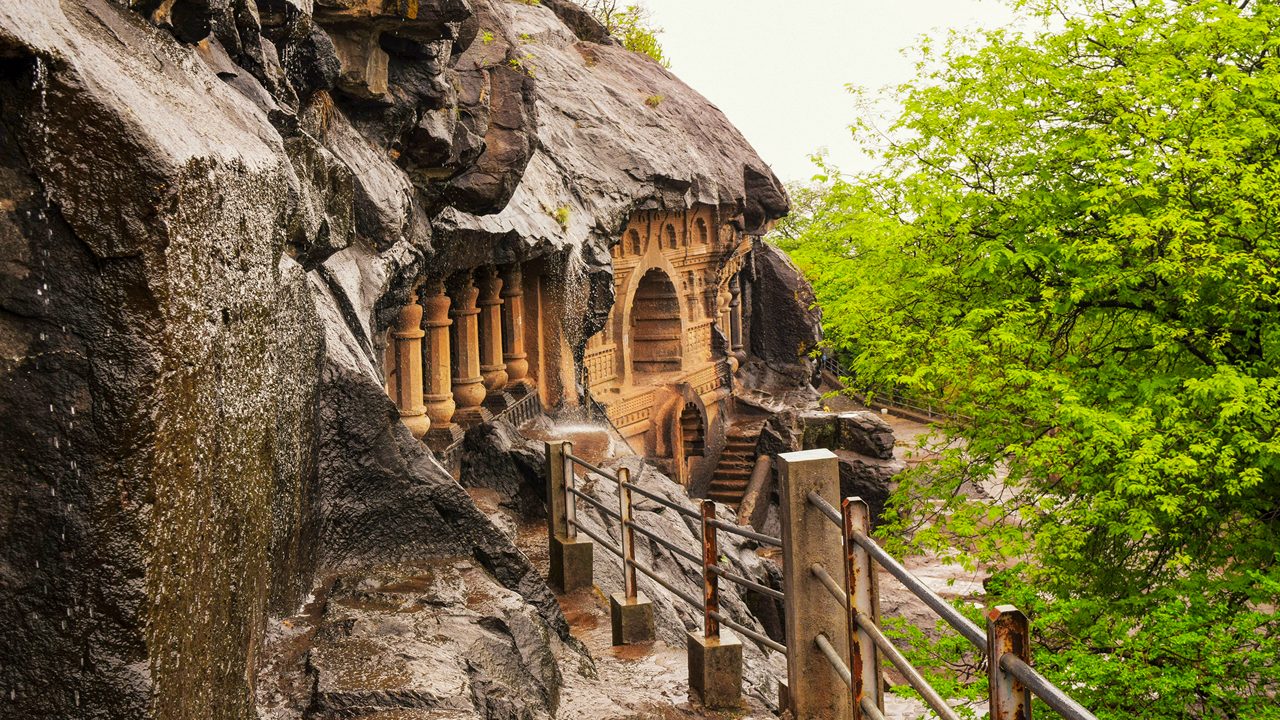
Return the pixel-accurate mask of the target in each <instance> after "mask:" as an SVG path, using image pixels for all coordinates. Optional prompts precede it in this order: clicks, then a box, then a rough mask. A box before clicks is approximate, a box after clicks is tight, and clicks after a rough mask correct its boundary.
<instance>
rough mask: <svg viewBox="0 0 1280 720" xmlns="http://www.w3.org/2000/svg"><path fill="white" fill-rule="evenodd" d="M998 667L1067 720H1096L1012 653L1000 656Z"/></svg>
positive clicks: (1091, 714)
mask: <svg viewBox="0 0 1280 720" xmlns="http://www.w3.org/2000/svg"><path fill="white" fill-rule="evenodd" d="M1000 667H1002V668H1004V669H1005V670H1007V671H1008V672H1009V674H1010V675H1013V676H1014V677H1016V678H1018V680H1020V681H1021V682H1022V684H1023V685H1026V686H1027V689H1028V690H1030V691H1031V692H1033V693H1035V695H1036V697H1038V698H1040V699H1041V700H1043V701H1044V704H1045V705H1048V706H1049V707H1051V708H1053V709H1054V711H1056V712H1057V713H1058V714H1059V715H1061V716H1062V717H1064V718H1066V719H1067V720H1097V718H1095V717H1094V715H1093V713H1091V712H1089V711H1088V710H1086V709H1084V707H1083V706H1082V705H1080V703H1078V702H1076V701H1075V700H1072V699H1071V698H1070V697H1068V696H1067V694H1066V693H1065V692H1063V691H1062V690H1061V689H1060V688H1059V687H1058V686H1057V685H1054V684H1053V683H1051V682H1049V681H1048V680H1047V679H1046V678H1045V676H1043V675H1041V674H1040V673H1038V672H1036V671H1035V670H1034V669H1033V668H1032V667H1031V666H1030V665H1028V664H1027V663H1026V661H1025V660H1023V659H1022V658H1020V657H1018V656H1017V655H1014V654H1013V653H1005V654H1003V655H1001V656H1000Z"/></svg>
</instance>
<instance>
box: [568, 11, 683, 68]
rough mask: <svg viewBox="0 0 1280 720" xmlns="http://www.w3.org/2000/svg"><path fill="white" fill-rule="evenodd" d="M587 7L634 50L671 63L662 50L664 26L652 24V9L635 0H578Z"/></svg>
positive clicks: (662, 62)
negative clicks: (660, 38)
mask: <svg viewBox="0 0 1280 720" xmlns="http://www.w3.org/2000/svg"><path fill="white" fill-rule="evenodd" d="M575 1H576V2H577V3H578V4H579V5H581V6H582V7H584V8H586V9H587V11H588V12H590V13H591V14H592V15H593V16H595V18H596V20H599V21H600V24H601V25H603V26H604V29H605V30H607V31H608V32H609V34H610V35H612V36H614V37H615V38H617V39H618V40H619V41H620V42H621V43H622V46H623V47H625V48H626V49H628V50H630V51H632V52H638V53H641V54H642V55H648V56H649V57H651V58H653V59H654V60H655V61H657V62H658V64H660V65H662V66H663V67H671V61H670V60H668V59H667V56H666V55H665V54H664V53H663V51H662V44H661V43H660V42H659V41H658V36H659V35H661V34H662V28H660V27H657V26H655V25H654V24H653V17H652V15H650V13H649V9H648V8H646V7H644V6H643V5H638V4H635V3H624V2H621V1H620V0H575Z"/></svg>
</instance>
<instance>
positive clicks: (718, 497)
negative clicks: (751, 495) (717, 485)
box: [707, 490, 742, 505]
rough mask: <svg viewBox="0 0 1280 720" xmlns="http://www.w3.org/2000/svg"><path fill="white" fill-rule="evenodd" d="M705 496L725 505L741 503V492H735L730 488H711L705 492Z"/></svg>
mask: <svg viewBox="0 0 1280 720" xmlns="http://www.w3.org/2000/svg"><path fill="white" fill-rule="evenodd" d="M707 497H709V498H711V499H712V500H714V501H716V502H718V503H724V504H725V505H739V504H741V503H742V493H741V492H735V491H732V490H729V491H720V490H712V491H711V492H709V493H707Z"/></svg>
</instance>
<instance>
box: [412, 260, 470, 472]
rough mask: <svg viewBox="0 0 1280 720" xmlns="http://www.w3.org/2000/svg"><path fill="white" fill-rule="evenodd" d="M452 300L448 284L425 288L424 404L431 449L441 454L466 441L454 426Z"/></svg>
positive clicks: (430, 284)
mask: <svg viewBox="0 0 1280 720" xmlns="http://www.w3.org/2000/svg"><path fill="white" fill-rule="evenodd" d="M449 305H450V300H449V296H448V295H446V294H445V291H444V281H443V280H434V281H432V282H428V283H427V284H426V285H424V286H423V288H422V307H423V308H424V309H425V313H424V317H423V320H422V327H423V330H425V331H426V335H427V340H426V343H425V344H424V347H423V351H424V352H423V366H424V367H425V368H426V387H425V388H424V389H423V395H422V402H423V404H424V405H425V406H426V408H427V417H429V418H431V431H430V432H428V433H427V445H428V446H430V447H431V449H432V450H435V451H437V452H438V451H441V450H444V449H445V448H447V447H449V446H450V445H452V444H453V443H454V442H456V441H457V440H458V439H459V438H461V437H462V429H461V428H459V427H458V426H457V425H456V424H454V422H453V411H454V410H455V409H456V408H457V406H456V405H455V404H454V402H453V385H452V383H453V371H452V370H451V363H452V357H451V353H450V352H449V345H450V343H449V326H450V325H452V324H453V321H452V320H450V319H449Z"/></svg>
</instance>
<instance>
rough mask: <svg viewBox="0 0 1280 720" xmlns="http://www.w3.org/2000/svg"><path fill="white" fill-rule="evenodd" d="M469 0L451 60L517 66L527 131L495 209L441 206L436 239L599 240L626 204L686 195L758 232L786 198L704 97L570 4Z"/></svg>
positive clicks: (660, 202)
mask: <svg viewBox="0 0 1280 720" xmlns="http://www.w3.org/2000/svg"><path fill="white" fill-rule="evenodd" d="M475 10H476V17H477V19H478V22H479V25H480V27H481V28H482V30H481V34H482V39H481V40H479V41H477V42H476V43H473V44H472V45H471V47H470V48H469V49H468V50H467V51H466V52H465V53H463V54H462V55H461V56H460V57H459V58H458V62H457V68H458V69H459V71H462V72H467V71H471V70H478V69H485V68H493V67H496V66H498V65H505V66H506V67H509V68H513V69H517V70H519V71H520V72H522V73H524V74H525V75H527V76H528V77H530V79H531V80H532V83H531V85H532V89H533V98H534V104H535V106H536V122H535V125H534V128H533V133H534V140H535V143H534V149H533V152H532V155H531V157H530V160H529V162H528V165H527V166H526V168H525V170H524V172H523V173H522V174H521V176H520V178H519V181H518V183H517V184H516V185H515V187H514V189H513V191H512V193H511V196H510V200H509V202H507V203H506V204H505V205H504V206H503V207H502V208H501V209H500V210H498V211H497V212H493V213H488V214H485V213H474V212H467V211H465V210H462V209H459V208H455V207H450V208H445V209H444V210H442V211H441V212H440V213H439V214H438V215H437V216H436V217H435V218H434V222H433V225H434V227H435V229H436V230H437V232H438V233H439V234H440V235H441V236H442V237H443V238H445V242H448V241H449V239H451V238H452V239H455V240H456V241H457V244H470V243H474V242H476V241H483V240H484V239H485V238H489V239H490V240H491V241H496V244H505V243H504V242H503V240H505V239H507V238H513V237H514V238H519V239H520V240H521V241H522V242H519V243H517V244H516V245H514V246H508V247H507V248H506V249H507V251H508V253H507V254H509V255H512V256H517V257H518V256H522V255H523V256H528V255H536V254H540V252H543V251H550V252H555V251H560V250H563V249H564V248H565V247H566V246H573V245H586V244H589V243H594V244H598V245H599V246H601V247H604V248H607V247H608V244H609V243H610V242H611V240H612V238H615V237H617V236H619V235H620V233H621V230H622V228H623V227H624V226H625V224H626V222H627V219H628V218H629V217H630V215H631V214H632V213H633V212H635V211H637V210H673V211H683V210H688V209H691V208H693V207H695V206H699V205H702V206H710V207H714V208H716V209H717V210H718V211H719V213H720V215H721V217H722V218H724V220H725V221H726V222H727V223H731V224H733V225H734V226H735V227H736V228H737V229H738V230H739V231H741V232H743V233H746V234H754V235H759V234H763V233H764V232H765V230H766V229H767V227H768V225H769V223H771V222H772V221H773V220H775V219H777V218H779V217H782V216H783V215H785V214H786V212H787V211H788V210H789V200H788V198H787V195H786V191H785V190H784V189H783V187H782V184H781V183H780V182H779V181H778V179H777V178H776V176H774V174H773V172H772V171H771V170H770V169H769V167H768V165H767V164H766V163H765V162H764V161H763V160H761V159H760V157H759V156H758V155H757V154H756V152H755V150H754V149H753V148H752V147H751V145H750V143H748V142H747V140H746V139H745V138H744V137H743V136H742V134H741V133H740V132H739V131H738V130H737V128H735V127H734V126H733V124H732V123H731V122H730V121H729V120H728V118H727V117H725V115H724V114H723V113H722V112H721V111H720V110H719V109H718V108H716V107H715V106H714V105H713V104H712V103H710V102H709V101H708V100H707V99H706V98H705V97H703V96H702V95H701V94H699V93H698V92H696V91H695V90H693V89H692V88H690V87H689V86H687V85H685V84H684V83H683V82H682V81H681V80H680V79H679V78H677V77H676V76H675V75H674V74H672V73H671V72H670V71H669V70H668V69H666V68H664V67H663V66H661V65H660V64H658V63H657V62H655V61H653V60H652V59H650V58H649V57H647V56H645V55H642V54H639V53H634V52H631V51H628V50H626V49H625V48H623V47H621V46H620V45H618V44H617V43H616V41H613V40H612V39H611V38H608V37H607V35H604V34H603V28H600V27H599V26H598V24H596V25H592V23H593V22H594V21H592V20H590V18H589V17H586V18H583V17H582V16H581V14H580V11H579V10H578V9H577V8H576V6H574V5H572V3H569V2H567V0H556V1H555V2H547V3H545V4H541V5H538V4H535V5H528V4H524V3H505V2H489V1H487V0H481V1H480V2H477V3H476V4H475ZM569 23H572V24H573V26H574V27H573V29H571V27H570V24H569ZM486 28H501V29H502V30H503V32H502V33H501V34H500V35H499V34H496V33H494V31H493V30H486ZM486 32H488V33H494V34H492V35H485V33H486Z"/></svg>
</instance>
